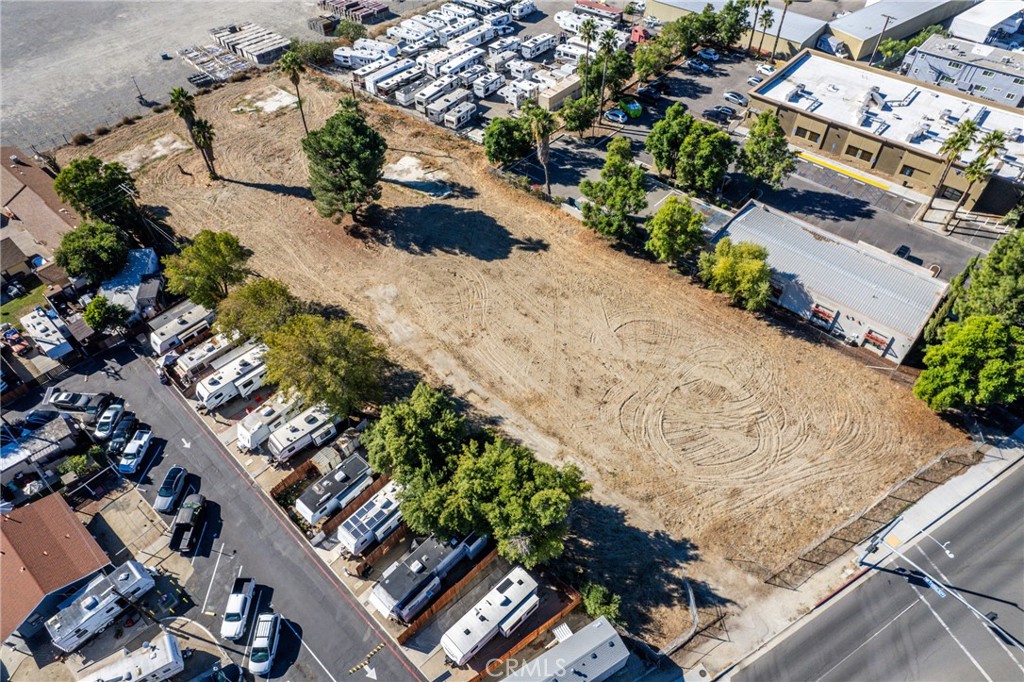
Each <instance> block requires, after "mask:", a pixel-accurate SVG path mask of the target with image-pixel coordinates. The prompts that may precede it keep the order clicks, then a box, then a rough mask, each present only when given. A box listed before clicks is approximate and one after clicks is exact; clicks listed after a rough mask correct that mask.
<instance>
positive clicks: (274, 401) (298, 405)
mask: <svg viewBox="0 0 1024 682" xmlns="http://www.w3.org/2000/svg"><path fill="white" fill-rule="evenodd" d="M301 409H302V396H300V395H299V394H297V393H295V394H292V395H283V394H281V393H275V394H274V396H273V397H272V398H271V399H270V400H268V401H266V402H264V403H263V404H262V405H260V406H259V407H258V408H257V409H256V410H254V411H252V412H250V413H249V414H247V415H245V417H243V418H242V421H240V422H238V427H237V435H238V440H237V441H235V445H237V446H238V449H239V450H240V451H242V452H251V451H253V450H256V449H258V448H259V447H261V446H262V445H263V444H264V443H266V442H267V439H268V438H270V434H271V433H273V432H274V431H276V430H277V429H279V428H281V427H282V426H284V424H285V423H286V422H287V421H288V420H289V419H291V418H292V417H294V416H295V415H297V414H298V413H299V410H301Z"/></svg>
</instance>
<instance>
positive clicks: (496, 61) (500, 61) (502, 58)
mask: <svg viewBox="0 0 1024 682" xmlns="http://www.w3.org/2000/svg"><path fill="white" fill-rule="evenodd" d="M517 59H519V52H518V48H516V52H513V51H512V50H505V51H504V52H502V53H501V54H496V55H493V56H491V57H488V58H487V61H486V62H485V64H486V65H487V68H488V69H489V70H491V71H493V72H494V73H501V72H502V71H506V70H507V69H508V65H509V63H510V62H514V61H515V60H517Z"/></svg>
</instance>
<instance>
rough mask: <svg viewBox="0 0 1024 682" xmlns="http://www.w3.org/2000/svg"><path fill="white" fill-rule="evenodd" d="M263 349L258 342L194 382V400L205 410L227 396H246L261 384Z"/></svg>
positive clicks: (226, 398)
mask: <svg viewBox="0 0 1024 682" xmlns="http://www.w3.org/2000/svg"><path fill="white" fill-rule="evenodd" d="M266 352H267V347H266V346H265V345H263V344H262V343H260V344H256V345H255V346H252V347H250V348H248V349H246V350H244V351H243V352H242V353H241V355H238V356H235V357H233V358H231V360H230V361H228V362H227V363H226V364H224V365H222V366H221V367H220V368H219V369H217V371H216V372H214V373H213V374H211V375H210V376H208V377H206V378H205V379H203V380H202V381H200V382H199V383H198V384H197V385H196V400H198V401H199V403H200V404H201V405H202V406H203V407H204V408H206V409H207V410H213V409H216V408H218V407H220V406H221V405H223V404H224V403H226V402H228V401H229V400H233V399H235V398H248V397H249V396H250V395H251V394H252V393H253V392H254V391H256V390H257V389H259V388H260V387H261V386H263V378H264V377H265V376H266V375H267V365H266V363H265V362H264V361H263V356H264V355H266Z"/></svg>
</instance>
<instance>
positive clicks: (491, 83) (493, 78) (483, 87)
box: [473, 73, 505, 99]
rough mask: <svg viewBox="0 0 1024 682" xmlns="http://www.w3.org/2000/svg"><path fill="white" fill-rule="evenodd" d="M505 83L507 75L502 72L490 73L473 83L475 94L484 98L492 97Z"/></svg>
mask: <svg viewBox="0 0 1024 682" xmlns="http://www.w3.org/2000/svg"><path fill="white" fill-rule="evenodd" d="M503 85H505V77H504V76H502V75H501V74H500V73H488V74H485V75H483V76H481V77H480V78H478V79H477V80H476V82H475V83H473V94H474V95H476V96H477V97H479V98H480V99H483V98H484V97H490V96H491V95H493V94H494V93H496V92H497V91H498V90H500V89H501V87H502V86H503Z"/></svg>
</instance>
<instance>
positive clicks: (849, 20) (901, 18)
mask: <svg viewBox="0 0 1024 682" xmlns="http://www.w3.org/2000/svg"><path fill="white" fill-rule="evenodd" d="M951 3H960V4H961V5H963V2H962V0H879V2H876V3H875V4H873V5H868V6H867V7H865V8H863V9H861V10H858V11H856V12H853V13H852V14H847V15H846V16H845V17H840V18H838V19H833V20H832V22H831V24H830V26H831V27H832V31H833V33H834V32H837V31H839V32H842V33H845V34H847V35H850V36H853V37H855V38H860V39H861V40H868V39H869V38H874V37H875V36H877V35H878V34H879V33H881V32H882V28H883V27H884V26H885V17H886V15H888V16H890V17H893V18H892V19H890V20H889V26H888V28H886V33H890V32H897V31H896V29H898V28H899V27H900V26H902V25H903V24H905V23H907V22H909V21H913V20H914V19H917V18H918V17H920V16H921V15H922V14H926V13H927V12H931V11H932V10H934V9H936V8H938V7H942V6H943V5H948V4H951ZM950 14H953V12H950ZM946 16H949V14H947V15H946ZM788 18H789V17H788V16H787V20H788Z"/></svg>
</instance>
